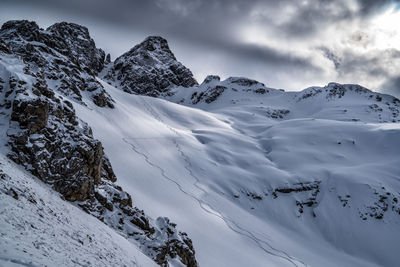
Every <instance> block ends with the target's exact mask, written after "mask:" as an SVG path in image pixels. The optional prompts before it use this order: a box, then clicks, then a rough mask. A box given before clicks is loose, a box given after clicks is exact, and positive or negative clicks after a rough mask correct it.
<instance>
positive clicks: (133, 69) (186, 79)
mask: <svg viewBox="0 0 400 267" xmlns="http://www.w3.org/2000/svg"><path fill="white" fill-rule="evenodd" d="M105 79H106V80H107V81H109V82H110V83H113V85H115V86H116V87H118V88H120V89H122V90H124V91H125V92H128V93H137V94H142V95H149V96H159V95H170V94H171V91H170V88H171V87H175V86H182V87H191V86H194V85H197V81H196V80H195V79H194V77H193V74H192V72H191V71H190V70H189V69H188V68H186V67H185V66H184V65H183V64H182V63H180V62H179V61H177V59H176V57H175V55H174V54H173V53H172V51H171V50H170V48H169V45H168V42H167V40H166V39H164V38H162V37H160V36H150V37H147V38H146V39H145V40H144V41H143V42H141V43H140V44H138V45H136V46H134V47H133V48H132V49H130V50H129V51H128V52H126V53H125V54H123V55H121V56H120V57H118V58H117V59H116V60H115V61H114V63H113V64H112V65H111V67H110V69H109V71H108V73H107V74H106V75H105Z"/></svg>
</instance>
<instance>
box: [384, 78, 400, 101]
mask: <svg viewBox="0 0 400 267" xmlns="http://www.w3.org/2000/svg"><path fill="white" fill-rule="evenodd" d="M381 89H382V91H383V92H384V93H387V94H391V95H394V96H396V97H398V98H400V75H398V76H394V77H390V78H389V79H388V80H387V81H386V82H385V83H384V84H382V85H381Z"/></svg>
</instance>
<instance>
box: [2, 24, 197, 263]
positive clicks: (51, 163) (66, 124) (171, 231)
mask: <svg viewBox="0 0 400 267" xmlns="http://www.w3.org/2000/svg"><path fill="white" fill-rule="evenodd" d="M74 29H75V30H76V29H78V30H79V31H78V35H77V36H75V35H74V36H75V37H74V38H83V37H88V35H84V34H85V32H86V33H87V30H86V31H85V28H83V27H80V26H77V25H69V24H66V23H60V24H55V25H54V26H52V27H50V30H49V31H50V32H51V31H57V35H58V34H64V37H62V39H63V40H65V41H66V43H65V45H66V46H65V47H63V46H62V43H57V44H55V46H58V47H57V50H59V51H63V50H64V51H68V49H70V48H71V47H72V48H74V49H73V51H75V52H71V54H69V56H70V57H69V59H68V60H67V59H66V58H64V57H63V56H60V54H58V52H55V51H53V50H52V48H49V47H48V46H46V45H45V43H46V42H48V41H49V40H50V41H54V40H53V37H52V35H51V34H48V32H42V31H41V30H39V29H38V27H37V25H36V24H35V23H31V22H27V21H19V22H15V21H13V22H9V23H6V24H5V26H3V27H2V30H1V32H0V34H3V35H2V36H6V38H7V39H6V41H7V42H0V118H1V123H0V129H1V131H0V132H1V134H2V140H1V143H2V145H5V146H7V148H6V149H5V148H4V147H2V148H1V150H2V151H6V154H7V156H8V157H9V158H10V159H12V160H13V161H14V162H15V163H17V164H19V165H22V166H23V167H25V169H26V170H27V171H29V172H30V173H32V174H33V175H34V176H36V177H37V178H39V179H40V180H42V181H44V182H45V183H47V184H50V185H51V186H52V188H53V189H54V190H55V191H57V192H59V193H60V194H61V195H62V197H63V198H64V199H66V200H68V201H72V202H74V203H76V205H77V206H79V207H81V208H82V209H83V210H85V211H86V212H88V213H89V214H91V215H93V216H95V217H96V218H98V219H99V220H101V221H102V222H104V223H105V224H107V225H108V226H110V227H111V228H113V229H114V230H115V231H116V232H118V233H119V234H121V235H122V236H124V237H125V238H127V239H129V240H131V241H132V242H133V243H135V244H136V245H137V246H138V247H139V248H140V249H141V250H142V251H143V252H144V253H145V254H146V255H148V256H149V257H151V258H152V259H153V260H154V261H156V262H157V263H158V264H159V265H162V266H168V264H169V262H170V261H171V260H172V261H178V262H181V263H182V264H183V265H185V266H197V262H196V259H195V252H194V248H193V245H192V241H191V240H190V238H189V237H188V236H187V235H186V234H185V233H183V232H179V231H178V230H177V229H176V224H174V223H172V222H170V221H169V219H168V218H164V217H160V218H158V219H157V220H156V221H153V220H152V219H151V218H149V217H148V216H147V215H146V214H145V213H144V211H143V210H139V209H138V208H136V207H134V206H133V205H132V198H131V196H130V195H129V194H128V193H127V192H125V191H124V190H123V189H122V188H121V187H119V186H117V185H116V184H115V181H116V179H117V178H116V176H115V174H114V171H113V169H112V167H111V164H110V161H109V160H108V158H107V157H106V155H105V154H104V152H103V147H102V144H101V143H100V141H98V140H96V139H95V138H94V137H93V135H92V130H91V128H90V127H89V125H87V124H86V123H85V122H84V121H82V120H80V119H79V118H78V117H77V116H76V114H75V110H74V107H73V104H72V103H71V102H73V101H75V102H76V103H79V104H82V105H85V104H84V102H83V101H86V100H87V99H84V98H83V97H82V98H80V99H79V98H77V97H76V96H77V95H73V96H71V95H69V94H65V92H67V90H69V89H71V88H70V87H68V86H72V85H68V84H64V86H66V87H64V88H63V90H61V91H60V90H59V89H60V88H59V87H58V85H59V83H57V82H56V83H54V80H52V79H51V77H49V76H48V75H51V74H54V75H58V74H60V72H58V71H56V70H54V69H52V67H55V66H57V65H56V64H52V62H53V61H56V62H57V64H61V63H60V61H57V60H62V62H64V63H66V64H67V63H68V62H69V60H71V61H72V59H74V60H76V63H71V64H73V65H71V66H72V68H74V69H73V70H76V72H73V73H69V72H68V71H66V70H64V71H63V73H64V74H65V75H67V74H68V75H71V76H67V77H69V78H71V77H73V79H75V78H76V79H77V80H81V81H83V82H85V79H86V78H87V77H89V76H90V75H93V74H95V73H97V70H94V71H93V73H92V74H89V72H90V71H86V70H83V69H80V67H79V66H84V68H89V67H90V68H91V67H96V66H97V67H99V65H96V64H97V63H99V62H100V61H98V60H96V59H95V60H94V61H90V60H91V59H90V58H91V56H90V55H88V56H87V55H86V54H85V53H83V54H79V53H80V52H79V51H80V50H86V52H88V53H90V49H89V48H88V44H90V43H91V42H90V41H89V42H86V41H82V42H83V43H82V46H83V47H80V45H81V43H80V41H77V42H75V41H74V40H75V39H74V38H72V39H68V36H65V35H67V33H65V32H63V31H64V30H65V31H67V32H69V31H72V32H73V33H74ZM58 31H61V32H62V33H59V32H58ZM81 31H83V32H81ZM43 36H44V37H43ZM21 38H25V39H26V42H25V41H24V40H25V39H21ZM47 38H49V39H47ZM58 38H61V37H55V40H58ZM44 40H45V41H44ZM40 41H43V43H40V44H38V43H39V42H40ZM31 42H34V45H30V43H31ZM35 46H36V47H35ZM36 49H37V50H36ZM43 51H45V52H43ZM31 52H32V53H31ZM65 53H66V54H68V53H70V52H68V53H67V52H65ZM74 53H76V54H74ZM49 55H52V56H51V57H48V56H49ZM68 64H69V63H68ZM91 64H95V65H92V66H91ZM100 67H101V66H100ZM100 67H99V68H100ZM78 69H79V70H78ZM61 72H62V71H61ZM61 75H62V73H61ZM90 77H91V78H92V79H95V77H94V76H90ZM94 81H95V83H97V84H98V85H99V86H100V87H99V88H100V89H99V90H102V92H103V94H104V95H107V99H109V100H110V101H111V98H110V97H109V96H108V94H107V93H106V92H105V91H104V88H103V87H102V85H101V84H100V83H99V82H97V81H96V80H94ZM61 83H62V81H61ZM67 85H68V86H67ZM78 92H79V91H78ZM66 96H68V97H71V98H70V99H68V98H67V97H66ZM92 97H93V95H92ZM94 103H95V104H97V105H98V102H96V101H94ZM110 104H111V102H110ZM111 105H112V104H111ZM99 106H103V105H99ZM10 190H11V189H10ZM18 190H19V189H18V188H15V189H12V190H11V191H7V192H6V193H7V194H9V192H11V193H12V194H9V195H10V196H11V197H14V198H15V199H17V200H18V193H17V191H18ZM14 192H15V194H14Z"/></svg>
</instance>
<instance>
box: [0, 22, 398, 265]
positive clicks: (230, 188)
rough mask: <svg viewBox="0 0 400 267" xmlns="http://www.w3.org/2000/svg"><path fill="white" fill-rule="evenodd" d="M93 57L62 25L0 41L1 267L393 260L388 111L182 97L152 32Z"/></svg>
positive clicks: (231, 87)
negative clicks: (123, 49) (115, 54)
mask: <svg viewBox="0 0 400 267" xmlns="http://www.w3.org/2000/svg"><path fill="white" fill-rule="evenodd" d="M61 40H62V42H61ZM104 55H105V53H104V52H103V51H102V50H101V49H98V48H96V46H95V44H94V42H93V40H92V39H91V38H90V36H89V33H88V31H87V29H86V28H84V27H82V26H79V25H75V24H70V23H59V24H55V25H54V26H51V27H49V29H47V30H41V29H39V28H38V27H37V25H36V24H35V23H32V22H27V21H11V22H8V23H6V24H4V25H3V27H2V29H1V30H0V77H1V84H0V85H1V86H0V93H1V98H0V103H1V107H0V116H1V121H0V129H1V149H0V152H1V153H0V154H1V155H0V167H1V170H2V173H1V174H0V199H1V203H2V205H1V208H2V210H1V212H0V213H1V215H0V216H1V217H0V219H1V225H2V229H4V230H2V231H1V236H2V239H1V240H0V248H1V249H0V263H1V264H4V265H7V264H10V265H11V264H25V265H27V264H28V265H29V264H31V265H45V264H47V265H54V264H57V263H59V264H62V265H79V264H80V265H93V266H106V265H107V266H110V265H124V264H125V265H128V266H130V265H135V264H138V265H142V266H151V264H152V263H153V262H150V261H149V258H150V259H153V260H154V262H156V263H158V264H159V265H163V266H166V265H170V266H182V265H184V266H197V265H199V266H396V265H397V262H398V259H397V250H398V249H397V246H396V245H397V242H398V240H400V203H399V199H400V151H399V147H400V123H399V122H400V118H399V111H400V101H399V100H398V99H397V98H395V97H393V96H390V95H385V94H380V93H376V92H372V91H370V90H368V89H366V88H364V87H362V86H359V85H342V84H338V83H330V84H328V85H327V86H325V87H310V88H307V89H304V90H302V91H299V92H285V91H284V90H281V89H273V88H269V87H266V86H265V85H264V84H262V83H259V82H257V81H254V80H251V79H248V78H242V77H231V78H228V79H226V80H224V81H221V80H220V78H219V77H218V76H215V75H214V76H208V77H207V78H206V79H205V80H204V82H203V83H202V84H200V85H197V82H196V81H195V80H194V78H193V76H192V73H191V72H190V70H188V69H187V68H186V67H184V66H183V65H182V64H181V63H179V62H178V61H177V60H176V58H175V56H174V55H173V53H172V52H171V50H170V49H169V47H168V44H167V41H166V40H165V39H162V38H160V37H149V38H147V39H146V40H145V41H144V42H143V43H141V44H139V45H137V46H135V47H134V48H132V49H131V50H130V51H129V52H127V53H125V54H124V55H122V56H121V57H119V58H117V59H116V60H115V61H114V62H108V60H107V59H106V58H105V56H104ZM42 63H43V64H42ZM91 88H96V89H94V90H92V89H91ZM100 95H101V99H102V101H98V100H97V99H98V96H100ZM150 96H152V97H150ZM106 155H107V156H106ZM9 159H11V160H12V161H13V162H10V160H9ZM17 164H18V165H19V166H18V165H17ZM36 178H39V179H40V180H41V181H43V182H45V183H42V182H41V181H39V180H37V179H36ZM51 188H52V189H54V190H55V191H52V190H51ZM131 195H132V197H131ZM58 196H61V198H59V197H58ZM32 199H33V200H32ZM63 199H66V200H68V201H64V200H63ZM31 200H32V201H31ZM3 203H4V205H3ZM136 207H140V208H143V209H144V211H142V210H140V209H138V208H136ZM23 210H27V211H29V212H28V214H24V213H23ZM82 210H83V211H86V212H87V213H89V214H91V215H93V216H94V217H96V218H98V219H100V221H103V222H104V223H105V224H102V223H100V221H98V220H95V218H93V217H90V216H89V215H88V214H85V213H83V212H82ZM26 215H28V216H29V217H31V218H32V220H27V219H26ZM159 216H162V217H159ZM164 216H165V217H168V218H165V217H164ZM157 217H159V218H157ZM152 218H157V219H152ZM65 221H68V222H69V224H66V223H65ZM46 222H48V223H49V224H51V225H54V228H52V229H55V230H53V231H51V230H50V229H49V228H48V226H47V225H46ZM175 223H176V224H175ZM30 224H31V225H30ZM57 229H59V230H57ZM183 231H184V232H183ZM186 233H187V234H186ZM118 234H119V235H118ZM17 236H23V237H18V238H16V237H17ZM25 236H26V237H25ZM54 236H55V237H54ZM71 239H72V240H71ZM55 240H56V241H55ZM58 240H59V243H58V244H56V243H57V241H58ZM102 242H104V245H102ZM63 244H65V245H63ZM61 245H62V246H63V248H64V247H66V248H67V249H66V250H65V249H61V248H60V246H61ZM80 247H81V249H79V248H80ZM142 253H143V254H142ZM84 255H89V256H87V257H86V258H85V256H84ZM145 255H146V256H147V257H149V258H147V257H146V256H145Z"/></svg>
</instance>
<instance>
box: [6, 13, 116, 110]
mask: <svg viewBox="0 0 400 267" xmlns="http://www.w3.org/2000/svg"><path fill="white" fill-rule="evenodd" d="M0 38H1V39H2V40H3V41H4V43H6V44H8V47H9V49H10V50H11V51H12V52H13V53H15V54H16V55H18V56H20V57H22V58H23V60H24V62H25V63H26V64H27V66H26V72H31V73H33V74H36V73H42V74H41V75H43V77H44V79H46V80H47V81H48V83H50V84H51V87H52V89H54V90H56V91H57V92H58V93H61V94H62V95H64V96H68V97H71V98H73V99H76V100H78V101H83V100H84V98H88V100H90V101H93V102H94V103H95V104H96V105H98V106H100V107H105V106H108V107H110V108H112V107H113V101H112V99H111V97H110V96H109V95H108V94H107V93H106V92H105V91H104V88H103V87H102V86H101V84H100V83H99V82H98V81H97V80H96V77H95V75H97V73H98V72H99V71H100V70H101V69H102V68H103V64H104V51H103V50H101V49H97V48H96V46H95V43H94V41H93V39H91V38H90V36H89V32H88V30H87V28H85V27H83V26H79V25H77V24H73V23H66V22H62V23H57V24H54V25H52V26H50V27H49V28H48V29H47V30H43V29H40V28H39V26H38V25H37V24H36V23H35V22H30V21H27V20H18V21H8V22H6V23H4V24H3V26H2V27H1V29H0Z"/></svg>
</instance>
